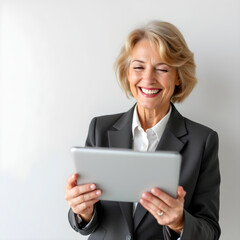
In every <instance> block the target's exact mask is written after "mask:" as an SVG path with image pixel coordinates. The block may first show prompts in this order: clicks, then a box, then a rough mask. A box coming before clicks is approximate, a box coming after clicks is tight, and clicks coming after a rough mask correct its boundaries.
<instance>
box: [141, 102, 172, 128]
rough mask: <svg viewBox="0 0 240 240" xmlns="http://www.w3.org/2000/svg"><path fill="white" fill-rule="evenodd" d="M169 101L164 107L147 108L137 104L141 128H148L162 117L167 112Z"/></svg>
mask: <svg viewBox="0 0 240 240" xmlns="http://www.w3.org/2000/svg"><path fill="white" fill-rule="evenodd" d="M169 108H170V103H169V105H168V106H166V107H164V108H156V109H147V108H143V107H141V106H140V105H137V113H138V118H139V121H140V123H141V126H142V128H143V129H144V131H146V130H147V129H149V128H152V127H153V126H155V125H156V124H157V123H158V122H159V121H160V120H161V119H163V118H164V117H165V116H166V114H167V113H168V111H169Z"/></svg>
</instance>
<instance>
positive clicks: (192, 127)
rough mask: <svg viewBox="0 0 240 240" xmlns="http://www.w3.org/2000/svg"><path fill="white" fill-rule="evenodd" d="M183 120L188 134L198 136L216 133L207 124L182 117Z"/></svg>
mask: <svg viewBox="0 0 240 240" xmlns="http://www.w3.org/2000/svg"><path fill="white" fill-rule="evenodd" d="M184 120H185V124H186V128H187V131H188V133H189V134H194V135H195V136H198V137H201V136H208V135H209V134H215V135H217V132H216V131H215V130H213V129H212V128H210V127H208V126H205V125H203V124H201V123H198V122H195V121H192V120H190V119H188V118H185V117H184Z"/></svg>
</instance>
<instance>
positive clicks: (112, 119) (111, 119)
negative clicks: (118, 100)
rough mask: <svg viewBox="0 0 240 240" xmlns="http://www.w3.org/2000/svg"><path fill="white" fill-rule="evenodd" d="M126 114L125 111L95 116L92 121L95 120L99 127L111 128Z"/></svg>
mask: <svg viewBox="0 0 240 240" xmlns="http://www.w3.org/2000/svg"><path fill="white" fill-rule="evenodd" d="M124 114H125V112H123V113H116V114H111V115H102V116H97V117H94V118H93V120H92V121H95V124H96V128H97V129H109V128H112V126H113V125H114V124H115V123H116V122H117V121H118V120H119V119H121V117H122V116H123V115H124Z"/></svg>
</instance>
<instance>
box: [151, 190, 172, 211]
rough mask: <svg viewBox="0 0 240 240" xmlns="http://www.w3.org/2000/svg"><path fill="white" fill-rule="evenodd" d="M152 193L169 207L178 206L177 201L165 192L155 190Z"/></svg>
mask: <svg viewBox="0 0 240 240" xmlns="http://www.w3.org/2000/svg"><path fill="white" fill-rule="evenodd" d="M151 193H152V194H153V195H154V196H156V197H158V198H159V199H160V200H162V201H163V202H164V203H165V204H167V205H168V206H169V207H173V206H174V205H175V204H176V199H175V198H173V197H171V196H170V195H168V194H167V193H165V192H163V191H162V190H160V189H159V188H153V189H152V190H151Z"/></svg>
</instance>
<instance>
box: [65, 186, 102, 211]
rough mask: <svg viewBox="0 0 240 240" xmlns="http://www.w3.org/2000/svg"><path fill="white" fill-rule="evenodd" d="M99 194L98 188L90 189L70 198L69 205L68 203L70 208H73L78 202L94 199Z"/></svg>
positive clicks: (100, 192)
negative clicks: (90, 190)
mask: <svg viewBox="0 0 240 240" xmlns="http://www.w3.org/2000/svg"><path fill="white" fill-rule="evenodd" d="M101 194H102V191H101V190H100V189H97V190H95V191H92V192H89V193H86V194H82V195H80V196H78V197H76V198H73V199H72V200H70V201H69V205H70V207H71V208H74V207H76V206H77V205H79V204H82V203H84V202H87V201H90V200H94V199H96V198H97V197H99V196H100V195H101Z"/></svg>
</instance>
